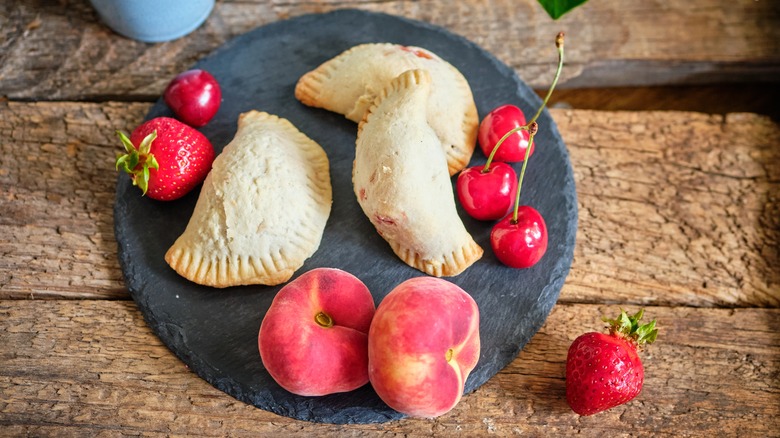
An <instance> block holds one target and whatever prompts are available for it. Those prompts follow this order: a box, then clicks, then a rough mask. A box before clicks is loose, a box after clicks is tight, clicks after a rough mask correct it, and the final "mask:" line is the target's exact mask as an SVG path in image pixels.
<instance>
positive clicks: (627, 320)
mask: <svg viewBox="0 0 780 438" xmlns="http://www.w3.org/2000/svg"><path fill="white" fill-rule="evenodd" d="M644 314H645V310H644V309H641V310H640V311H639V312H637V313H636V314H634V316H629V315H628V314H627V313H626V311H625V310H622V309H621V310H620V316H618V317H617V318H616V319H609V318H606V317H602V318H601V319H602V321H604V322H606V323H607V324H609V331H610V333H612V334H614V335H617V336H620V337H623V338H626V339H630V340H632V341H633V342H635V343H636V344H637V345H641V344H650V343H653V342H655V340H656V338H657V337H658V329H656V328H655V320H652V321H651V322H649V323H647V324H639V320H640V319H642V317H643V316H644Z"/></svg>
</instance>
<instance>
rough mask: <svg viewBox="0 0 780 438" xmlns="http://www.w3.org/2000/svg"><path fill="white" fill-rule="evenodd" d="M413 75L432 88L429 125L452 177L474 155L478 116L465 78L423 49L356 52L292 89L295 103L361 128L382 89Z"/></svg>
mask: <svg viewBox="0 0 780 438" xmlns="http://www.w3.org/2000/svg"><path fill="white" fill-rule="evenodd" d="M412 69H425V70H428V72H430V75H431V78H432V81H433V84H432V86H431V96H430V99H429V100H428V107H427V108H428V111H427V119H428V123H429V124H430V125H431V127H432V128H433V130H434V131H435V132H436V135H437V136H438V138H439V141H440V142H441V148H442V149H443V150H444V153H445V154H446V157H447V165H448V170H449V173H450V175H454V174H455V173H457V172H459V171H460V170H461V169H463V168H464V167H466V165H467V164H468V163H469V160H470V159H471V155H472V154H473V153H474V146H475V145H476V139H477V129H478V128H479V116H478V115H477V107H476V105H475V104H474V97H473V96H472V93H471V88H470V87H469V84H468V82H467V81H466V78H465V77H463V75H462V74H461V73H460V71H458V69H457V68H455V67H454V66H452V65H451V64H450V63H448V62H447V61H445V60H443V59H442V58H440V57H438V56H437V55H436V54H434V53H432V52H430V51H428V50H426V49H423V48H419V47H410V46H401V45H398V44H389V43H375V44H362V45H359V46H355V47H353V48H351V49H349V50H347V51H345V52H343V53H342V54H340V55H338V56H336V57H335V58H333V59H330V60H329V61H326V62H325V63H324V64H322V65H320V66H319V67H317V68H316V69H314V70H312V71H310V72H308V73H306V74H305V75H303V76H302V77H301V78H300V79H299V80H298V83H297V85H296V86H295V97H296V98H298V100H300V101H301V102H302V103H304V104H306V105H309V106H314V107H318V108H324V109H327V110H329V111H334V112H337V113H340V114H343V115H345V116H346V117H347V118H348V119H350V120H352V121H354V122H360V121H361V120H362V119H363V116H364V115H365V113H366V111H367V110H368V108H369V106H371V104H372V103H373V102H374V99H375V98H376V97H377V95H378V94H379V93H380V92H381V91H382V89H383V88H385V87H386V86H387V84H388V83H389V82H390V81H391V80H392V79H393V78H395V77H396V76H398V75H400V74H401V73H403V72H405V71H407V70H412Z"/></svg>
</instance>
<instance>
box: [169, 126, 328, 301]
mask: <svg viewBox="0 0 780 438" xmlns="http://www.w3.org/2000/svg"><path fill="white" fill-rule="evenodd" d="M331 203H332V188H331V182H330V170H329V163H328V157H327V155H326V154H325V151H324V150H323V149H322V148H321V147H320V145H318V144H317V143H315V142H314V141H313V140H311V139H310V138H308V137H307V136H305V135H304V134H303V133H301V132H300V131H298V129H296V128H295V126H293V125H292V124H291V123H290V122H289V121H287V120H285V119H282V118H279V117H277V116H274V115H271V114H268V113H264V112H259V111H249V112H246V113H244V114H241V116H240V117H239V120H238V131H237V132H236V135H235V137H234V138H233V140H232V141H231V142H230V143H229V144H228V145H227V146H225V149H224V150H223V152H222V153H221V154H220V155H219V156H217V158H216V159H215V160H214V164H213V167H212V170H211V172H210V173H209V174H208V176H207V177H206V180H205V181H204V183H203V188H202V189H201V192H200V195H199V197H198V201H197V204H196V205H195V210H194V212H193V213H192V217H191V218H190V221H189V223H188V224H187V228H186V229H185V231H184V233H183V234H182V235H181V236H180V237H179V238H178V239H177V240H176V242H175V243H174V244H173V246H171V248H170V249H169V250H168V252H167V253H166V254H165V260H166V261H167V262H168V264H169V265H170V266H171V267H172V268H173V269H174V270H176V272H178V273H179V274H180V275H182V276H183V277H185V278H187V279H189V280H191V281H193V282H195V283H199V284H203V285H207V286H213V287H219V288H222V287H228V286H237V285H246V284H265V285H275V284H280V283H283V282H285V281H287V280H289V279H290V277H291V276H292V275H293V273H294V272H295V271H296V270H297V269H298V268H300V267H301V266H302V265H303V262H304V261H305V260H306V259H307V258H309V257H310V256H311V255H312V254H313V253H314V252H315V251H316V250H317V248H318V247H319V245H320V241H321V238H322V233H323V230H324V228H325V223H326V222H327V219H328V216H329V215H330V210H331Z"/></svg>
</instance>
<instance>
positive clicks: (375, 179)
mask: <svg viewBox="0 0 780 438" xmlns="http://www.w3.org/2000/svg"><path fill="white" fill-rule="evenodd" d="M431 88H432V84H431V76H430V75H429V74H428V72H427V71H426V70H410V71H407V72H405V73H403V74H401V75H400V76H398V77H397V78H396V79H394V80H392V81H391V82H390V84H389V86H388V87H387V88H386V89H385V90H383V91H382V92H381V93H380V95H379V96H378V97H377V99H376V102H375V103H374V105H373V106H372V107H371V108H370V109H369V110H368V112H367V113H366V116H365V118H364V119H363V121H361V122H360V125H359V126H358V136H357V141H356V150H355V162H354V165H353V169H352V182H353V185H354V190H355V195H356V196H357V199H358V203H359V204H360V207H361V208H362V209H363V212H364V213H365V214H366V216H368V218H369V220H370V221H371V223H372V224H374V226H375V227H376V229H377V231H378V232H379V234H380V235H381V236H382V237H383V238H384V239H385V240H387V242H388V243H389V244H390V246H391V247H392V248H393V251H394V252H395V253H396V255H398V257H400V258H401V260H403V261H404V262H406V263H407V264H408V265H410V266H412V267H414V268H417V269H419V270H421V271H423V272H425V273H427V274H430V275H434V276H437V277H442V276H454V275H457V274H459V273H461V272H463V270H465V269H466V268H467V267H469V266H470V265H471V264H472V263H474V262H475V261H477V260H478V259H479V258H480V257H481V256H482V248H481V247H480V246H479V245H478V244H477V243H476V242H474V239H473V238H472V237H471V235H470V234H469V233H468V231H466V228H465V227H464V225H463V222H462V221H461V219H460V217H459V216H458V213H457V211H456V208H455V197H454V196H453V192H452V182H451V181H450V176H449V174H448V172H447V163H446V160H445V158H444V155H443V154H442V153H441V150H440V148H439V141H438V139H437V137H436V133H435V132H434V131H433V129H432V128H431V126H429V125H428V122H427V118H426V108H427V107H428V105H427V104H428V99H429V96H430V94H431Z"/></svg>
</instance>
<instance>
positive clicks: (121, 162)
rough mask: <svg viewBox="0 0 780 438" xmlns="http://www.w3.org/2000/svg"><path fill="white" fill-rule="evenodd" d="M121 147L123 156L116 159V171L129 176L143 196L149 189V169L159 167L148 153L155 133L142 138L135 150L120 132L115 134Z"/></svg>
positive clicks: (131, 143)
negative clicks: (122, 147) (123, 152)
mask: <svg viewBox="0 0 780 438" xmlns="http://www.w3.org/2000/svg"><path fill="white" fill-rule="evenodd" d="M116 134H117V136H119V140H121V141H122V145H123V146H124V147H125V152H126V153H125V154H122V155H120V156H119V157H117V159H116V170H122V171H124V172H126V173H128V174H129V175H130V178H131V179H132V181H133V185H134V186H138V187H139V188H140V189H141V191H142V192H143V194H144V195H145V194H146V191H147V190H148V189H149V169H155V170H157V169H159V168H160V165H159V164H158V163H157V159H156V158H155V157H154V155H152V153H151V152H150V150H151V148H152V142H153V141H154V139H156V138H157V131H156V130H155V131H153V132H152V133H151V134H149V135H147V136H146V137H144V139H143V140H141V144H139V145H138V148H137V149H136V147H135V145H133V142H131V141H130V139H129V138H128V137H127V135H126V134H125V133H124V132H122V131H117V132H116Z"/></svg>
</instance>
